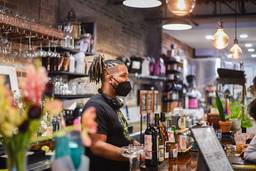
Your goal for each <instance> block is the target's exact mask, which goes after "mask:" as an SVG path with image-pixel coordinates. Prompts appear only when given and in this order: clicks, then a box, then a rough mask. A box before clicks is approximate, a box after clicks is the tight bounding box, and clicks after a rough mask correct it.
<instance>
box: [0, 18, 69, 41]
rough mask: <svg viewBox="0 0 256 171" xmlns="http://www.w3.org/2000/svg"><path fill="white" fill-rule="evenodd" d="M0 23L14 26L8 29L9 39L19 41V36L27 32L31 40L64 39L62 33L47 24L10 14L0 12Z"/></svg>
mask: <svg viewBox="0 0 256 171" xmlns="http://www.w3.org/2000/svg"><path fill="white" fill-rule="evenodd" d="M0 25H1V26H2V25H5V26H7V27H10V28H14V29H9V36H8V37H9V38H10V40H17V41H20V37H24V36H25V35H26V34H28V33H29V35H30V36H31V38H32V40H51V39H55V40H56V39H58V40H62V39H64V33H63V32H62V31H60V30H58V29H55V28H50V27H49V26H46V25H42V24H40V23H36V22H32V21H29V20H25V19H22V18H18V17H14V16H12V15H7V14H0ZM7 27H6V28H7ZM16 28H17V29H19V31H17V29H16ZM27 36H28V35H27Z"/></svg>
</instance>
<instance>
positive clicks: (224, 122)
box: [216, 92, 232, 133]
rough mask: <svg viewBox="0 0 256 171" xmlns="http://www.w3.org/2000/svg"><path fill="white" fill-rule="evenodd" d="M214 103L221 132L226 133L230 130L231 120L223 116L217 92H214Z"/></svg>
mask: <svg viewBox="0 0 256 171" xmlns="http://www.w3.org/2000/svg"><path fill="white" fill-rule="evenodd" d="M216 105H217V108H218V111H219V118H220V121H219V127H220V129H221V131H222V132H223V133H227V132H229V131H230V130H231V127H232V121H230V120H229V118H228V117H226V116H225V114H224V108H223V105H222V101H221V100H220V97H219V95H218V93H217V92H216Z"/></svg>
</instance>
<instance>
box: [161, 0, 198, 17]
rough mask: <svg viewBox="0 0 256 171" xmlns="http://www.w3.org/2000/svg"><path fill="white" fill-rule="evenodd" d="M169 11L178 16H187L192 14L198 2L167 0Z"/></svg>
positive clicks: (191, 0)
mask: <svg viewBox="0 0 256 171" xmlns="http://www.w3.org/2000/svg"><path fill="white" fill-rule="evenodd" d="M166 3H167V4H166V5H167V7H168V9H169V10H170V11H171V12H172V13H173V14H174V15H177V16H185V15H188V14H189V13H191V12H192V11H193V9H194V7H195V4H196V0H166Z"/></svg>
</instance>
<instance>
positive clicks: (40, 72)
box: [0, 62, 96, 171]
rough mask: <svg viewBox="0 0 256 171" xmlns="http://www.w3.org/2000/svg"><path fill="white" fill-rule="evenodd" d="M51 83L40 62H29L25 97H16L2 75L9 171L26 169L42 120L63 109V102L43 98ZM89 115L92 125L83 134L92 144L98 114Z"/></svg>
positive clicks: (1, 127) (0, 99) (0, 119)
mask: <svg viewBox="0 0 256 171" xmlns="http://www.w3.org/2000/svg"><path fill="white" fill-rule="evenodd" d="M47 82H48V77H47V73H46V70H45V68H43V67H41V64H40V63H39V62H38V63H35V65H29V66H28V67H27V70H26V77H25V78H23V79H22V80H21V82H20V88H21V97H20V98H19V100H17V99H16V100H15V98H14V97H13V96H12V93H11V91H10V89H9V88H8V87H7V86H6V85H5V80H4V78H2V77H0V108H1V113H0V136H1V143H2V144H3V146H4V148H5V151H6V154H7V156H8V158H7V167H8V170H9V171H25V170H26V152H27V150H28V148H29V146H30V143H31V140H32V138H33V137H34V136H36V134H37V131H38V129H39V127H40V119H41V118H42V116H43V115H44V114H45V113H48V114H49V113H51V114H58V113H60V112H61V111H62V102H60V101H56V100H54V99H52V98H43V95H44V93H45V92H46V91H48V90H47V89H46V87H47V86H46V85H47ZM86 117H88V116H86V115H84V118H85V119H86V120H87V123H86V121H83V122H84V123H85V125H86V124H87V125H88V128H86V129H83V131H82V133H83V135H84V137H85V143H87V144H90V140H89V139H88V132H90V131H91V132H95V128H96V124H95V122H94V117H95V115H91V116H89V119H88V118H86ZM88 120H89V121H88ZM85 125H83V126H84V127H86V126H85ZM90 126H91V128H92V129H90Z"/></svg>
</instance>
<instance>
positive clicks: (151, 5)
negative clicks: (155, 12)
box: [123, 0, 162, 8]
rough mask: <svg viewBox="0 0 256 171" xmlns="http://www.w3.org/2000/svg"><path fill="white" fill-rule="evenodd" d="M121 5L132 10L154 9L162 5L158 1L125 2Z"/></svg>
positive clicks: (139, 0)
mask: <svg viewBox="0 0 256 171" xmlns="http://www.w3.org/2000/svg"><path fill="white" fill-rule="evenodd" d="M123 5H125V6H128V7H132V8H154V7H159V6H161V5H162V2H161V1H159V0H125V1H123Z"/></svg>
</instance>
